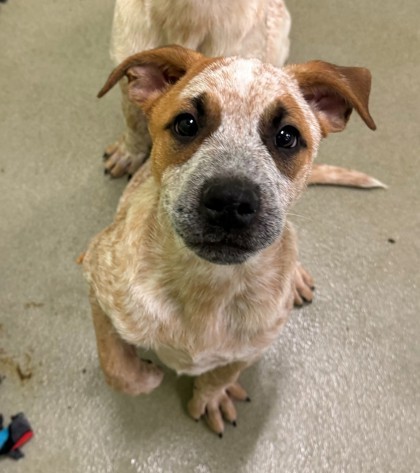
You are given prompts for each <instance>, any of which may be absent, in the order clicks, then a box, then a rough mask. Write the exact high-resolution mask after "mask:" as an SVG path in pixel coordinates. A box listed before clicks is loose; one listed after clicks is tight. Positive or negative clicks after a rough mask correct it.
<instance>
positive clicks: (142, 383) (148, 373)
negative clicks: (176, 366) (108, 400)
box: [105, 359, 163, 396]
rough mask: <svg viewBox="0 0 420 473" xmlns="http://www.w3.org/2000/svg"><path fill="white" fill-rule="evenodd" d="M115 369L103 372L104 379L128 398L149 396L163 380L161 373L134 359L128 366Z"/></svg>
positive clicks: (149, 364)
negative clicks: (142, 395)
mask: <svg viewBox="0 0 420 473" xmlns="http://www.w3.org/2000/svg"><path fill="white" fill-rule="evenodd" d="M116 368H117V369H115V370H108V371H107V372H105V379H106V381H107V383H108V384H109V385H110V386H111V387H113V388H114V389H116V390H117V391H121V392H123V393H125V394H129V395H130V396H138V395H139V394H149V393H150V392H152V391H153V390H154V389H156V388H157V387H158V386H159V385H160V383H161V382H162V379H163V371H162V370H161V369H160V368H159V367H158V366H156V365H155V364H153V363H151V362H149V361H143V360H140V359H136V362H135V363H133V364H130V366H118V367H116Z"/></svg>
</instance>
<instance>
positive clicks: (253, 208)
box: [200, 178, 260, 231]
mask: <svg viewBox="0 0 420 473" xmlns="http://www.w3.org/2000/svg"><path fill="white" fill-rule="evenodd" d="M259 208H260V198H259V190H258V186H256V185H255V184H254V183H252V182H251V181H249V180H248V179H244V178H216V179H212V180H211V181H209V182H207V183H206V184H205V185H204V187H203V190H202V194H201V204H200V210H201V212H202V215H203V216H204V217H205V218H206V220H207V222H208V223H209V224H210V225H215V226H218V227H222V228H223V229H224V230H226V231H230V230H233V229H236V230H241V229H245V228H246V227H249V226H250V225H251V223H252V221H253V220H254V218H255V217H256V215H257V213H258V210H259Z"/></svg>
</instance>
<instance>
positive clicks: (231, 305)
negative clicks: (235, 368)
mask: <svg viewBox="0 0 420 473" xmlns="http://www.w3.org/2000/svg"><path fill="white" fill-rule="evenodd" d="M142 286H143V287H142ZM181 286H182V285H181ZM283 289H284V288H283ZM287 292H288V291H284V290H283V291H282V290H280V288H278V290H273V291H271V292H270V294H264V292H263V291H258V290H256V289H255V288H253V287H251V286H247V285H245V286H244V287H243V288H242V289H241V290H237V288H236V286H235V284H229V283H228V282H226V284H224V285H223V286H221V287H219V288H217V290H214V291H212V292H210V291H209V290H208V288H206V287H205V285H202V287H198V286H197V284H186V285H184V286H183V289H181V288H180V286H179V285H174V287H171V286H170V285H169V287H168V285H166V287H165V288H162V286H161V285H160V283H159V281H156V284H155V287H151V284H150V282H149V284H147V285H138V286H137V287H135V289H134V290H133V291H132V293H131V295H130V297H129V299H130V300H131V301H132V304H133V303H134V306H133V307H132V309H131V313H132V316H131V317H130V318H129V323H130V327H128V326H127V327H126V329H125V330H124V332H125V334H126V335H127V334H129V338H132V340H129V341H131V342H133V341H135V339H136V341H137V343H139V342H140V343H139V344H142V343H141V340H140V339H139V338H140V337H139V335H140V334H145V333H147V336H146V338H147V343H146V344H145V345H146V346H148V347H149V348H151V349H153V350H154V351H155V352H156V354H157V355H158V357H159V358H160V359H161V361H162V362H163V363H164V364H165V365H167V366H168V367H170V368H172V369H174V370H175V371H177V372H178V373H185V374H189V375H198V374H200V373H203V372H205V371H208V370H210V369H213V368H215V367H217V366H220V365H224V364H227V363H230V362H233V361H253V360H255V359H256V358H257V357H258V356H259V355H260V354H261V353H262V352H263V351H264V350H265V349H266V348H267V347H268V346H269V345H270V344H271V343H272V342H273V341H274V339H275V338H276V337H277V335H278V333H279V331H280V328H281V326H282V325H283V323H284V321H285V320H286V317H287V314H288V312H289V304H288V301H289V297H288V296H287ZM133 322H134V323H133ZM125 338H128V337H125Z"/></svg>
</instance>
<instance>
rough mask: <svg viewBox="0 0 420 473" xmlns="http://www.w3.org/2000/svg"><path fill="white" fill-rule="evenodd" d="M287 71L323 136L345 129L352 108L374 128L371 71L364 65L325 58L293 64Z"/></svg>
mask: <svg viewBox="0 0 420 473" xmlns="http://www.w3.org/2000/svg"><path fill="white" fill-rule="evenodd" d="M287 69H288V71H289V72H290V73H291V74H292V75H293V76H294V77H295V78H296V80H297V82H298V84H299V87H300V90H301V91H302V93H303V96H304V97H305V100H306V101H307V102H308V103H309V105H310V106H311V108H312V110H313V111H314V113H315V115H316V116H317V118H318V121H319V123H320V125H321V130H322V134H323V136H326V135H327V134H328V133H333V132H337V131H342V130H343V129H344V128H345V126H346V124H347V122H348V120H349V118H350V114H351V112H352V110H353V108H355V109H356V111H357V113H358V114H359V115H360V117H361V118H362V119H363V121H364V122H365V123H366V125H367V126H368V127H369V128H370V129H371V130H375V129H376V125H375V122H374V121H373V118H372V117H371V115H370V113H369V94H370V86H371V74H370V72H369V70H368V69H365V68H364V67H340V66H335V65H334V64H329V63H328V62H323V61H310V62H307V63H305V64H298V65H291V66H288V67H287Z"/></svg>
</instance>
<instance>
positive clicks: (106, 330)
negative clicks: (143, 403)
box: [90, 295, 163, 396]
mask: <svg viewBox="0 0 420 473" xmlns="http://www.w3.org/2000/svg"><path fill="white" fill-rule="evenodd" d="M90 303H91V306H92V318H93V325H94V327H95V334H96V343H97V348H98V355H99V361H100V365H101V368H102V371H103V373H104V375H105V379H106V382H107V383H108V384H109V385H110V386H111V387H113V388H114V389H117V390H118V391H121V392H124V393H126V394H130V395H132V396H137V395H138V394H148V393H150V392H151V391H153V390H154V389H155V388H157V387H158V386H159V384H160V383H161V381H162V378H163V372H162V371H161V370H160V368H158V367H157V366H156V365H154V364H152V363H149V362H146V361H143V360H141V359H140V358H139V357H138V356H137V353H136V349H135V347H134V346H133V345H129V344H128V343H126V342H125V341H124V340H122V338H121V337H120V336H119V335H118V334H117V333H116V331H115V329H114V327H113V325H112V323H111V321H110V319H109V317H108V316H107V315H106V314H105V313H104V311H103V310H102V309H101V307H100V306H99V304H98V301H97V300H96V298H95V296H93V295H91V296H90Z"/></svg>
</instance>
